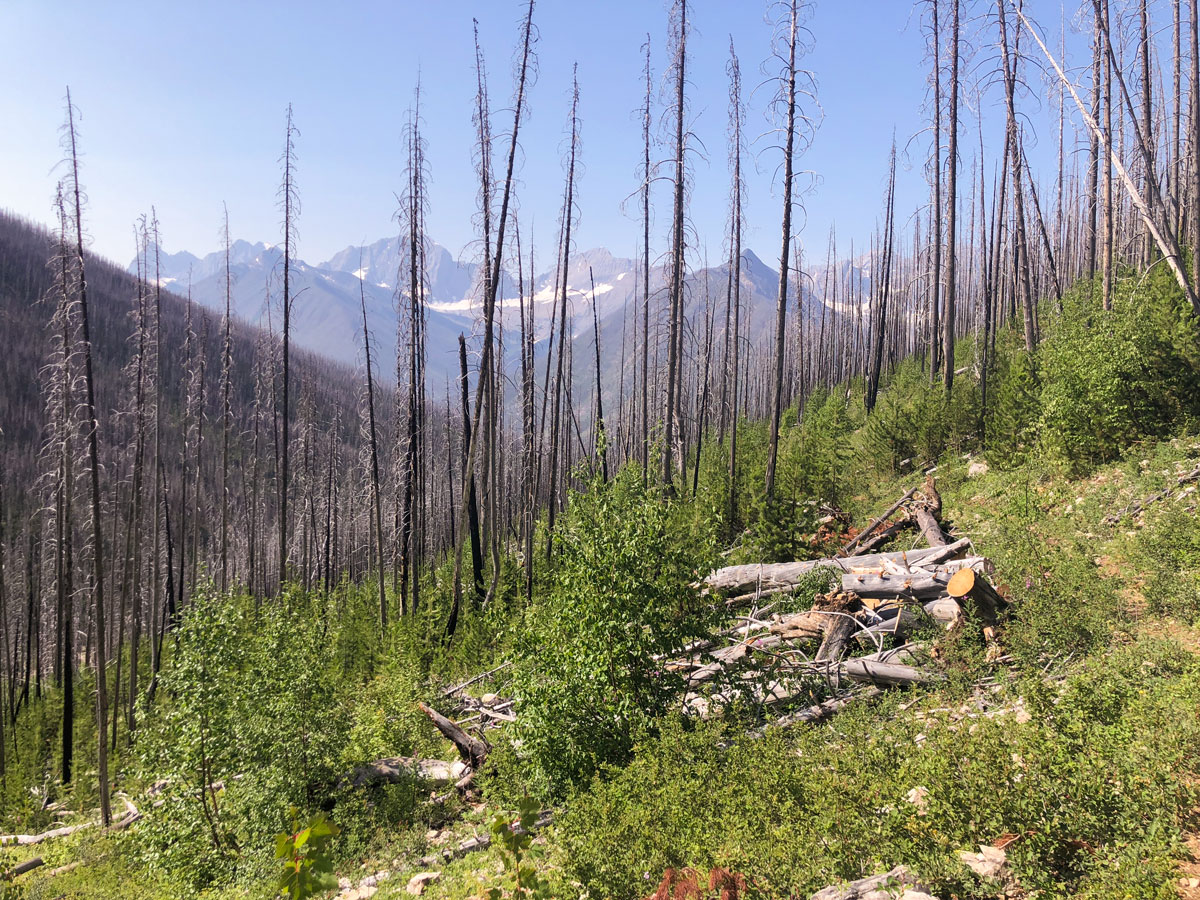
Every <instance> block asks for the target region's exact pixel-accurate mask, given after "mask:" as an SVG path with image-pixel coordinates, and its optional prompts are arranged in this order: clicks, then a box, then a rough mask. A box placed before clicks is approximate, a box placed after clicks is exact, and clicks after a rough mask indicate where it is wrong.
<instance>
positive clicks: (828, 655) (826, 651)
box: [814, 611, 862, 662]
mask: <svg viewBox="0 0 1200 900" xmlns="http://www.w3.org/2000/svg"><path fill="white" fill-rule="evenodd" d="M827 615H829V614H827ZM830 618H831V619H832V621H831V622H830V623H829V624H828V625H827V626H826V628H825V639H824V640H823V641H821V646H820V648H819V649H818V650H817V655H816V656H815V657H814V662H837V661H838V660H839V659H841V658H842V657H843V656H844V655H845V654H846V645H847V644H849V643H850V639H851V638H852V637H854V633H855V632H856V631H858V630H860V629H861V628H862V625H861V624H860V623H859V622H858V620H857V619H855V618H854V615H853V613H852V612H851V611H846V612H839V613H836V614H834V615H831V616H830Z"/></svg>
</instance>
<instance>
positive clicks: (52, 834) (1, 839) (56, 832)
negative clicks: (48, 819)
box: [0, 822, 98, 847]
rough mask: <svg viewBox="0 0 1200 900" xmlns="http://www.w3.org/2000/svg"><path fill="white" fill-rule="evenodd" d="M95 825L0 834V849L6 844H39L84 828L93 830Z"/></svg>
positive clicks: (95, 823) (86, 823) (84, 824)
mask: <svg viewBox="0 0 1200 900" xmlns="http://www.w3.org/2000/svg"><path fill="white" fill-rule="evenodd" d="M97 824H98V823H97V822H81V823H80V824H78V825H64V826H62V827H61V828H51V829H50V830H49V831H43V832H42V833H41V834H0V847H4V846H6V845H8V844H17V845H18V846H21V847H26V846H29V845H31V844H40V843H42V841H49V840H53V839H54V838H60V837H66V836H67V835H70V834H74V833H75V832H77V831H83V830H84V829H85V828H95V827H96V825H97Z"/></svg>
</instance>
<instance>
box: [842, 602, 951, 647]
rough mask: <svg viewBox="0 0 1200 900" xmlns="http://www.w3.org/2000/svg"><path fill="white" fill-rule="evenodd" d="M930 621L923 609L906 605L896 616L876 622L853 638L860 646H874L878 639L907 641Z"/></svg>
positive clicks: (913, 605) (909, 604)
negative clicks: (887, 638)
mask: <svg viewBox="0 0 1200 900" xmlns="http://www.w3.org/2000/svg"><path fill="white" fill-rule="evenodd" d="M931 621H932V619H931V618H930V616H929V615H928V614H927V613H926V612H925V610H924V608H923V607H921V606H920V605H919V604H916V603H906V604H904V605H903V606H902V607H900V608H899V609H898V610H897V615H894V616H892V617H891V618H889V619H884V620H883V621H882V622H877V623H876V624H874V625H870V626H868V627H866V628H863V629H862V630H860V631H859V632H858V633H857V634H856V635H855V636H854V637H855V638H856V639H857V640H858V642H859V643H860V644H866V645H868V646H874V645H875V644H876V639H877V638H880V637H892V638H895V639H896V640H898V641H903V640H907V639H908V637H909V635H911V634H912V633H913V632H914V631H916V630H917V629H918V628H920V627H921V626H923V625H928V624H929V623H930V622H931Z"/></svg>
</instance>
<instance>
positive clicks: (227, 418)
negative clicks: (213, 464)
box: [219, 207, 233, 591]
mask: <svg viewBox="0 0 1200 900" xmlns="http://www.w3.org/2000/svg"><path fill="white" fill-rule="evenodd" d="M222 243H223V246H224V249H225V315H224V316H223V317H222V319H221V332H222V334H221V383H220V387H219V390H220V392H221V538H220V541H221V548H220V553H221V590H222V591H227V590H229V442H230V438H231V434H232V431H233V402H232V394H233V315H232V312H233V310H232V306H233V273H232V270H231V268H230V256H231V255H232V245H231V242H230V239H229V208H228V207H225V225H224V228H223V229H222Z"/></svg>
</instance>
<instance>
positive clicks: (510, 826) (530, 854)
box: [484, 797, 554, 900]
mask: <svg viewBox="0 0 1200 900" xmlns="http://www.w3.org/2000/svg"><path fill="white" fill-rule="evenodd" d="M537 818H538V803H537V801H536V800H534V799H533V798H532V797H523V798H522V799H521V801H520V806H519V809H518V811H517V812H516V814H515V818H514V814H513V813H511V812H497V813H495V814H494V815H493V816H492V821H491V823H490V824H489V826H488V830H489V831H490V832H491V833H492V839H493V841H494V843H495V845H496V846H497V847H499V848H500V855H501V858H502V859H503V860H504V869H505V871H506V872H507V873H508V876H509V878H510V879H511V881H512V888H511V889H510V890H504V889H503V888H500V887H492V888H489V889H488V890H487V891H485V892H484V896H486V897H487V898H488V900H501V898H502V897H513V898H521V897H530V898H534V900H550V898H551V897H553V896H554V894H553V893H551V890H550V884H549V882H547V881H546V880H545V879H544V878H542V877H541V876H540V875H538V871H537V867H536V866H535V865H533V860H535V859H536V858H537V857H538V856H539V855H540V854H538V853H537V851H536V849H535V848H534V846H533V828H534V824H535V823H536V822H537Z"/></svg>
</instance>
